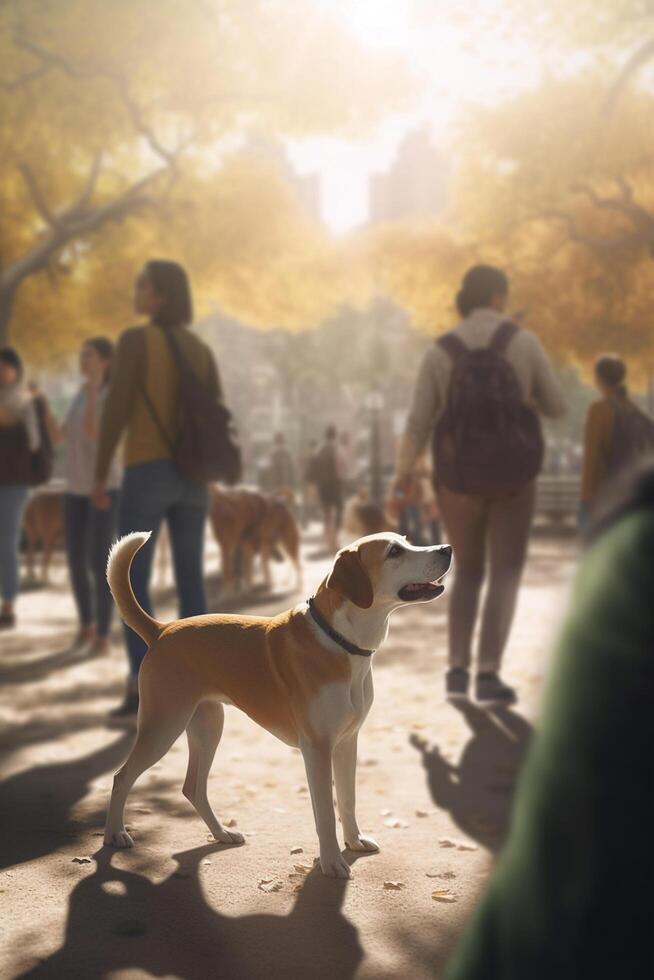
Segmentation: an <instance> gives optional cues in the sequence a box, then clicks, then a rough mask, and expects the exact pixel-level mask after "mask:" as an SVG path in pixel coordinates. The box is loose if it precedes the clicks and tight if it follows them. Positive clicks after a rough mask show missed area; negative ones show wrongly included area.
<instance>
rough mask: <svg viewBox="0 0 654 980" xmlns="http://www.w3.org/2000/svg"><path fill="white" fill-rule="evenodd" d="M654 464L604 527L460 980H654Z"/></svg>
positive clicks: (451, 978)
mask: <svg viewBox="0 0 654 980" xmlns="http://www.w3.org/2000/svg"><path fill="white" fill-rule="evenodd" d="M653 756H654V463H651V464H650V465H649V467H647V468H645V469H644V470H643V471H642V472H641V473H640V474H639V475H638V476H637V477H636V478H635V479H634V480H633V481H632V483H631V486H630V489H629V492H627V493H622V494H621V498H620V501H619V502H616V503H615V504H613V505H612V506H609V507H608V509H605V510H604V512H603V514H600V517H599V520H598V524H597V526H596V532H595V536H594V540H593V541H592V544H591V547H590V549H589V551H588V553H587V554H586V556H585V558H584V561H583V563H582V565H581V569H580V572H579V575H578V580H577V584H576V589H575V593H574V597H573V603H572V608H571V612H570V614H569V616H568V620H567V624H566V626H565V628H564V630H563V633H562V636H561V639H560V642H559V648H558V653H557V656H556V659H555V662H554V669H553V674H552V676H551V679H550V683H549V689H548V692H547V696H546V700H545V704H544V711H543V717H542V722H541V727H540V733H539V735H538V736H537V737H536V739H535V741H534V743H533V746H532V749H531V751H530V754H529V756H528V759H527V762H526V764H525V767H524V769H523V773H522V776H521V779H520V783H519V786H518V791H517V795H516V801H515V806H514V811H513V816H512V824H511V831H510V835H509V839H508V841H507V844H506V847H505V849H504V851H503V853H502V856H501V858H500V861H499V864H498V866H497V869H496V871H495V874H494V876H493V878H492V881H491V884H490V886H489V888H488V891H487V892H486V894H485V896H484V897H483V899H482V901H481V904H480V906H479V907H478V909H477V912H476V913H475V915H474V916H473V918H472V921H471V922H470V924H469V926H468V927H467V930H466V931H465V932H464V935H463V938H462V941H461V942H460V943H459V945H458V947H457V949H456V950H455V953H454V955H453V956H452V958H451V960H450V963H449V965H448V969H447V971H446V974H445V977H446V980H572V978H575V980H579V978H585V977H589V978H593V980H599V978H603V977H607V978H608V977H610V978H611V980H623V978H624V980H631V978H634V980H635V978H637V977H646V976H654V936H653V934H652V933H653V927H654V904H653V900H652V893H653V887H654V886H653V883H654V859H653V856H652V855H653V845H652V842H651V841H650V839H649V835H650V834H651V832H652V828H654V791H653V780H652V770H653V768H654V767H653V764H652V759H653Z"/></svg>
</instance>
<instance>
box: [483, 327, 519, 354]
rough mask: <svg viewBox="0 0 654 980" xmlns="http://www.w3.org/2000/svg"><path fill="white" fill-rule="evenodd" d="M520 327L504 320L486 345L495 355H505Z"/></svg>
mask: <svg viewBox="0 0 654 980" xmlns="http://www.w3.org/2000/svg"><path fill="white" fill-rule="evenodd" d="M519 329H520V327H519V326H518V324H517V323H514V322H513V320H504V321H503V322H502V323H500V325H499V327H498V328H497V330H496V331H495V333H494V334H493V336H492V338H491V342H490V344H489V345H488V346H489V347H490V349H491V350H492V351H495V353H496V354H506V351H507V348H508V346H509V344H510V343H511V341H512V340H513V338H514V337H515V335H516V334H517V332H518V330H519Z"/></svg>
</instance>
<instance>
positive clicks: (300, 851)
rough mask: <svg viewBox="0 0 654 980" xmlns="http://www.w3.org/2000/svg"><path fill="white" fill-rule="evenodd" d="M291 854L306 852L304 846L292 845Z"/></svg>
mask: <svg viewBox="0 0 654 980" xmlns="http://www.w3.org/2000/svg"><path fill="white" fill-rule="evenodd" d="M291 854H304V848H303V847H292V848H291Z"/></svg>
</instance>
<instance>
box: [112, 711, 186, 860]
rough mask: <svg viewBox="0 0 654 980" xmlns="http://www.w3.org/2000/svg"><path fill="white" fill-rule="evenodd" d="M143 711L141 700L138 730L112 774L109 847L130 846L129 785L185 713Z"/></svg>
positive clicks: (175, 734) (172, 736) (182, 723)
mask: <svg viewBox="0 0 654 980" xmlns="http://www.w3.org/2000/svg"><path fill="white" fill-rule="evenodd" d="M159 707H160V706H158V710H157V713H156V714H155V712H154V711H153V710H150V711H147V712H144V710H143V701H141V709H140V711H139V720H138V733H137V736H136V742H135V743H134V748H133V749H132V751H131V752H130V754H129V757H128V759H127V762H126V763H125V765H124V766H123V767H122V769H119V770H118V772H117V773H116V775H115V776H114V785H113V789H112V791H111V801H110V803H109V813H108V814H107V825H106V827H105V832H104V842H105V844H109V845H111V847H132V846H133V844H134V841H133V840H132V838H131V837H130V835H129V834H128V833H127V831H126V830H125V825H124V822H123V815H124V810H125V802H126V800H127V796H128V794H129V791H130V790H131V788H132V786H133V785H134V783H135V782H136V780H137V779H138V778H139V776H140V775H141V774H142V773H144V772H145V770H146V769H149V768H150V766H153V765H154V764H155V762H158V761H159V759H161V758H162V757H163V756H164V755H165V754H166V752H167V751H168V749H169V748H170V747H171V745H172V744H173V742H175V741H176V740H177V739H178V738H179V736H180V735H181V734H182V732H183V731H184V729H185V728H186V724H187V722H188V714H187V713H186V712H185V711H180V710H179V709H177V711H174V710H173V709H172V708H169V709H168V711H159Z"/></svg>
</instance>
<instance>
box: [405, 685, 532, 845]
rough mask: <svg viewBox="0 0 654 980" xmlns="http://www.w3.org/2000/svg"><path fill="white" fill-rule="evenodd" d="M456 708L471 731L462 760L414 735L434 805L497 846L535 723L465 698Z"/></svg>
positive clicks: (466, 830)
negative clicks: (451, 759) (452, 759)
mask: <svg viewBox="0 0 654 980" xmlns="http://www.w3.org/2000/svg"><path fill="white" fill-rule="evenodd" d="M453 707H454V706H453ZM456 709H457V710H458V711H460V713H461V714H462V715H463V717H464V718H465V721H466V723H467V725H468V726H469V728H470V730H471V732H472V737H471V738H470V739H469V740H468V742H467V743H466V745H465V747H464V749H463V752H462V754H461V758H460V759H459V762H458V764H456V765H455V764H453V763H451V762H449V761H448V760H447V759H445V758H444V757H443V755H442V754H441V752H440V750H439V748H438V746H437V745H433V746H430V745H428V744H427V742H426V741H425V740H424V739H421V738H420V737H419V736H417V735H412V736H411V738H410V741H411V744H412V745H413V746H414V747H415V748H416V749H418V751H419V752H420V753H421V754H422V762H423V765H424V767H425V770H426V772H427V782H428V785H429V790H430V793H431V796H432V799H433V801H434V803H435V804H436V806H438V807H441V809H443V810H448V811H449V813H450V815H451V817H452V819H453V820H454V822H455V823H456V825H457V826H458V827H460V829H461V830H462V831H463V832H464V833H465V834H466V835H467V836H468V837H472V838H473V839H474V840H477V841H479V843H480V844H483V846H484V847H487V848H488V849H489V850H491V851H497V850H499V848H500V847H501V846H502V843H503V842H504V839H505V837H506V834H507V831H508V827H509V820H510V815H511V804H512V801H513V791H514V788H515V784H516V781H517V777H518V773H519V770H520V766H521V763H522V761H523V758H524V755H525V753H526V750H527V747H528V743H529V739H530V737H531V734H532V727H531V725H530V724H529V723H528V722H527V721H525V719H524V718H523V717H522V715H519V714H517V713H516V712H515V711H510V710H508V709H506V708H504V709H498V710H496V711H494V712H489V711H482V710H481V709H480V708H478V707H477V706H476V705H474V704H472V703H466V702H462V703H461V704H460V705H457V706H456Z"/></svg>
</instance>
